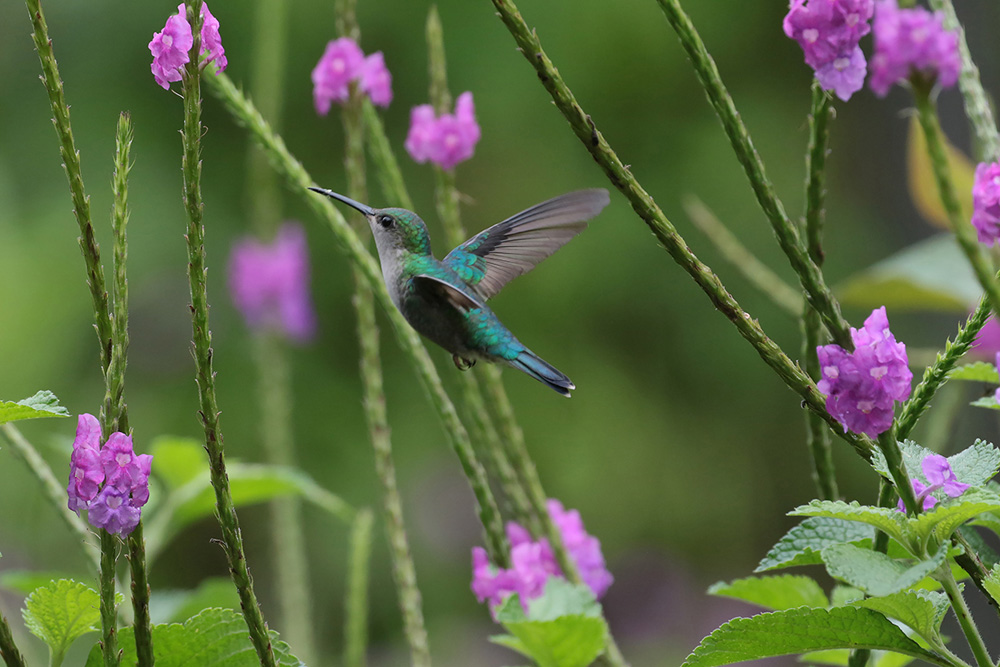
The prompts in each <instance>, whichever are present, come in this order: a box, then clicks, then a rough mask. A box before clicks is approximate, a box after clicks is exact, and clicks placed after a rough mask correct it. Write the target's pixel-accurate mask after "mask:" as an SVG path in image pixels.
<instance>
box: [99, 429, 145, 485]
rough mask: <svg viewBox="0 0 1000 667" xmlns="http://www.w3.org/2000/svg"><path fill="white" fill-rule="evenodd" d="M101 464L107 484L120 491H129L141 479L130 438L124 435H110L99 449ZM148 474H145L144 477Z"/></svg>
mask: <svg viewBox="0 0 1000 667" xmlns="http://www.w3.org/2000/svg"><path fill="white" fill-rule="evenodd" d="M101 464H102V465H103V466H104V476H105V480H106V481H107V484H108V485H109V486H113V487H115V488H116V489H119V490H122V491H130V490H131V489H132V487H133V486H135V485H136V484H138V483H139V482H140V481H141V480H142V478H143V470H142V468H140V466H139V461H138V457H136V455H135V452H134V451H133V450H132V438H131V436H127V435H125V434H124V433H112V434H111V437H109V438H108V441H107V442H106V443H104V447H103V448H102V449H101ZM148 476H149V472H148V471H147V472H146V477H148Z"/></svg>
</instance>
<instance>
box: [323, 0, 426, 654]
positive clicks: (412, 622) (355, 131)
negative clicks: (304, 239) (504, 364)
mask: <svg viewBox="0 0 1000 667" xmlns="http://www.w3.org/2000/svg"><path fill="white" fill-rule="evenodd" d="M336 9H337V31H338V32H339V33H340V35H341V36H342V37H349V38H350V39H352V40H354V41H355V43H357V42H358V41H359V39H360V34H361V31H360V29H359V27H358V24H357V17H356V14H355V3H354V1H353V0H340V1H339V2H337V5H336ZM367 99H368V96H367V95H362V94H361V92H360V91H359V90H358V86H357V84H356V83H355V84H352V85H351V94H350V98H349V99H348V101H347V103H346V104H345V105H344V109H343V116H342V118H343V125H344V138H345V142H346V146H345V154H344V168H345V171H346V172H347V192H348V196H350V197H352V198H354V199H356V200H358V201H367V199H368V187H367V179H366V177H365V135H366V132H365V119H364V109H363V104H364V103H365V101H366V100H367ZM361 225H364V226H367V225H365V223H364V222H363V221H361ZM361 225H359V226H358V227H357V228H356V233H358V234H359V235H361V234H364V235H365V236H367V235H368V230H367V229H363V228H361ZM351 276H352V278H353V280H354V290H355V292H354V298H353V299H352V302H353V304H354V310H355V312H356V314H357V318H358V343H359V346H360V350H361V355H360V356H361V360H360V365H361V383H362V387H363V389H362V391H363V396H364V397H363V404H364V409H365V420H366V421H367V423H368V433H369V438H370V440H371V443H372V448H373V449H374V451H375V468H376V472H377V474H378V478H379V481H380V483H381V484H382V503H383V507H384V509H385V516H386V531H387V534H388V538H389V546H390V553H391V555H392V567H393V576H394V578H395V581H396V587H397V590H398V592H399V606H400V611H401V613H402V616H403V631H404V634H405V635H406V641H407V643H408V644H409V647H410V659H411V661H412V664H413V665H415V666H416V667H429V666H430V664H431V655H430V648H429V646H428V641H427V629H426V627H425V626H424V614H423V609H422V602H421V595H420V589H419V587H418V586H417V573H416V567H415V566H414V564H413V556H412V554H411V551H410V544H409V540H408V538H407V536H406V525H405V521H404V519H403V503H402V500H401V499H400V496H399V488H398V485H397V483H396V467H395V464H394V463H393V460H392V440H391V437H390V430H389V419H388V415H387V412H386V400H385V391H384V388H383V373H382V361H381V359H380V357H379V330H378V325H377V323H376V321H375V295H374V293H373V292H372V287H371V285H370V284H369V283H368V282H366V281H365V276H364V274H363V272H362V271H361V269H360V268H359V267H358V266H357V265H355V264H352V265H351ZM348 618H349V622H350V620H351V618H350V617H348ZM354 621H355V625H357V623H358V619H354ZM363 630H364V627H363V626H362V627H361V628H360V629H357V628H354V629H353V631H352V627H351V626H349V627H348V633H347V634H348V636H349V637H351V636H356V635H358V633H359V632H361V631H363ZM362 636H363V635H362ZM344 661H345V663H346V664H347V665H349V666H360V665H362V664H363V663H364V655H363V653H360V654H359V649H358V648H353V649H352V646H346V647H345V655H344Z"/></svg>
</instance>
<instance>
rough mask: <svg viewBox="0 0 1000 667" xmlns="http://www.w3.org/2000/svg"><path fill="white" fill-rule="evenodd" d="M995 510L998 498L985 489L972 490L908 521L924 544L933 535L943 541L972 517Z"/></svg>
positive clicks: (999, 498) (997, 506)
mask: <svg viewBox="0 0 1000 667" xmlns="http://www.w3.org/2000/svg"><path fill="white" fill-rule="evenodd" d="M997 510H1000V496H998V495H997V494H995V493H993V492H992V491H987V490H986V489H976V488H972V489H969V490H968V491H966V492H965V493H963V494H962V495H961V496H959V497H958V498H954V499H950V500H947V501H945V502H943V503H939V504H938V505H936V506H935V507H934V509H932V510H931V511H929V512H924V513H922V514H919V515H918V516H916V517H914V518H912V519H909V523H910V526H911V528H912V530H913V532H914V533H915V534H916V536H917V537H918V538H919V539H921V540H923V541H925V542H926V541H927V540H928V539H929V538H930V537H931V535H933V536H935V537H937V539H938V540H941V541H943V540H947V539H948V538H949V537H951V534H952V533H954V532H955V530H956V529H957V528H958V527H959V526H961V525H962V524H963V523H965V522H966V521H968V520H969V519H971V518H972V517H974V516H976V515H978V514H982V513H984V512H991V511H997Z"/></svg>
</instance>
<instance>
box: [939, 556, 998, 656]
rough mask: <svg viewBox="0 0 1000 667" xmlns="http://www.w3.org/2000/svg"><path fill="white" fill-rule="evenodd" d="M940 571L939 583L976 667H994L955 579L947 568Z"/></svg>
mask: <svg viewBox="0 0 1000 667" xmlns="http://www.w3.org/2000/svg"><path fill="white" fill-rule="evenodd" d="M941 569H942V572H943V575H942V576H941V578H940V579H939V581H940V582H941V584H942V586H943V587H944V592H945V593H946V594H947V595H948V599H949V600H951V608H952V610H953V611H954V612H955V616H956V618H958V624H959V626H961V628H962V634H964V635H965V638H966V640H968V642H969V647H970V648H971V649H972V655H973V656H975V658H976V665H978V667H994V665H993V659H992V658H990V652H989V651H988V650H987V648H986V644H985V643H984V642H983V637H982V635H980V634H979V629H978V628H976V622H975V621H974V620H973V619H972V613H971V612H970V611H969V606H968V605H967V604H966V603H965V598H964V597H963V596H962V591H961V590H960V589H959V587H958V584H957V583H955V577H954V576H953V575H952V573H951V570H950V569H948V567H947V566H946V567H943V568H941Z"/></svg>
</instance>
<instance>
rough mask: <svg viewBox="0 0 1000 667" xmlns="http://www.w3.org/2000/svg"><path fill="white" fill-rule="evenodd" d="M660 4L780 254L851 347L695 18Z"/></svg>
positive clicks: (673, 0)
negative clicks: (720, 126)
mask: <svg viewBox="0 0 1000 667" xmlns="http://www.w3.org/2000/svg"><path fill="white" fill-rule="evenodd" d="M657 1H658V2H659V4H660V8H661V9H662V10H663V13H664V15H665V16H666V17H667V21H668V22H669V23H670V26H671V27H672V28H673V29H674V32H676V33H677V36H678V37H679V38H680V40H681V45H682V46H683V47H684V50H685V51H687V54H688V57H689V58H690V59H691V63H692V65H694V69H695V73H696V74H697V75H698V80H699V81H700V82H701V85H702V87H703V88H704V89H705V92H706V94H707V95H708V99H709V102H711V104H712V108H713V109H715V113H716V114H717V115H718V116H719V120H720V121H721V122H722V126H723V128H724V129H725V131H726V135H727V136H728V137H729V141H730V143H731V144H732V147H733V150H734V151H735V153H736V156H737V158H738V159H739V161H740V164H742V165H743V170H744V171H745V172H746V175H747V178H748V179H749V180H750V185H751V187H752V188H753V191H754V194H755V195H756V197H757V203H758V204H759V205H760V207H761V209H762V210H763V211H764V214H765V215H766V216H767V218H768V221H769V222H770V223H771V229H772V230H773V231H774V234H775V237H776V238H777V239H778V244H779V245H780V246H781V249H782V251H784V253H785V255H786V256H787V257H788V260H789V262H790V263H791V265H792V268H793V269H794V270H795V273H796V274H797V275H798V276H799V281H800V282H801V284H802V288H803V290H804V291H805V294H806V298H807V299H808V301H809V303H810V304H812V305H813V307H814V308H815V309H816V311H817V312H818V313H819V314H820V316H821V317H822V319H823V323H824V324H825V325H826V328H827V329H828V330H829V332H830V335H831V336H832V337H833V340H834V342H835V343H837V344H838V345H840V346H841V347H843V348H845V349H848V350H849V349H851V338H850V334H849V333H848V329H849V327H848V324H847V322H846V321H845V320H844V318H843V316H842V315H841V314H840V304H839V303H838V302H837V300H836V298H835V297H834V296H833V293H832V292H831V291H830V288H829V287H828V286H827V285H826V283H825V281H824V279H823V274H822V272H821V271H820V269H819V266H817V264H816V263H815V261H813V259H812V258H810V256H809V252H808V250H807V248H806V246H805V244H803V242H802V239H801V238H800V236H799V233H798V230H797V229H796V228H795V225H793V224H792V221H791V220H789V218H788V215H787V214H786V213H785V209H784V206H782V204H781V201H780V200H779V199H778V197H777V195H776V194H775V193H774V186H773V185H772V184H771V181H770V180H769V179H768V178H767V174H766V173H765V170H764V162H763V161H762V160H761V159H760V155H758V153H757V149H756V148H754V145H753V142H752V141H751V139H750V133H749V132H748V131H747V128H746V126H745V125H744V124H743V121H742V120H741V119H740V116H739V113H737V111H736V105H734V104H733V100H732V98H731V97H730V96H729V91H728V90H726V87H725V85H724V84H723V83H722V78H721V77H720V76H719V70H718V68H717V67H716V66H715V61H713V60H712V56H711V55H709V53H708V50H707V49H706V48H705V44H704V42H702V41H701V36H700V35H699V34H698V31H697V30H695V27H694V25H693V24H692V23H691V20H690V19H689V18H688V16H687V14H685V13H684V10H682V9H681V6H680V2H678V0H657ZM820 187H821V186H820Z"/></svg>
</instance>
